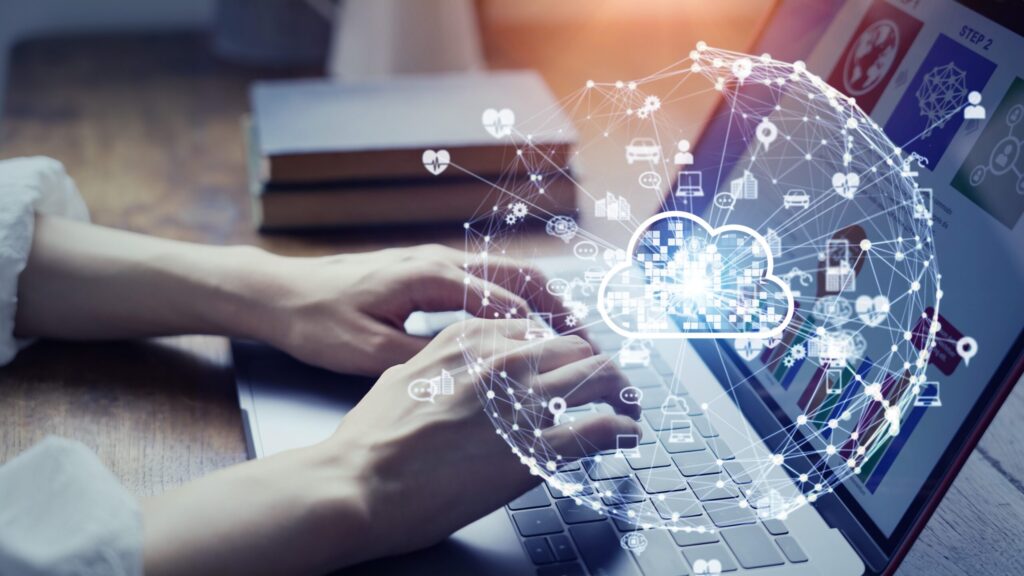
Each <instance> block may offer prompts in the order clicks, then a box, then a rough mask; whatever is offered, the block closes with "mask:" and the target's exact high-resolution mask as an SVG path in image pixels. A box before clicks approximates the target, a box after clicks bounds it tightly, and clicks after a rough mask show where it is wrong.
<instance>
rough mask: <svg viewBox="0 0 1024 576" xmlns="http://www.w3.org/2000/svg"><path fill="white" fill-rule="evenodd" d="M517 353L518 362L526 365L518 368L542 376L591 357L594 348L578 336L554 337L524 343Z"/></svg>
mask: <svg viewBox="0 0 1024 576" xmlns="http://www.w3.org/2000/svg"><path fill="white" fill-rule="evenodd" d="M531 326H532V325H531ZM519 352H520V353H519V358H518V360H519V361H521V362H525V363H526V364H525V366H521V367H520V368H523V369H526V368H528V369H529V370H530V372H532V373H536V374H543V373H545V372H550V371H552V370H555V369H558V368H561V367H563V366H566V365H569V364H572V363H574V362H578V361H580V360H583V359H586V358H590V357H592V356H593V355H594V348H593V346H591V345H590V343H589V342H587V341H586V340H584V339H583V338H580V337H579V336H556V337H554V338H548V339H542V340H535V341H531V342H528V343H525V344H524V345H523V346H522V348H521V349H520V351H519ZM513 362H514V361H513Z"/></svg>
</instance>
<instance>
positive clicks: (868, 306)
mask: <svg viewBox="0 0 1024 576" xmlns="http://www.w3.org/2000/svg"><path fill="white" fill-rule="evenodd" d="M853 307H854V309H856V310H857V316H858V317H860V321H861V322H863V323H864V325H865V326H870V327H872V328H874V327H875V326H878V325H880V324H881V323H882V322H884V321H885V319H886V317H887V316H889V298H888V297H886V296H884V295H879V296H875V297H874V298H872V297H871V296H868V295H866V294H864V295H861V296H858V297H857V300H856V301H855V302H854V303H853Z"/></svg>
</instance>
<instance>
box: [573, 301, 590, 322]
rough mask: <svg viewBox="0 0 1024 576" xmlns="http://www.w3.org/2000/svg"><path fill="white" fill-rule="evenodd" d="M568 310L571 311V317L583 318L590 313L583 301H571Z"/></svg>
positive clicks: (588, 307)
mask: <svg viewBox="0 0 1024 576" xmlns="http://www.w3.org/2000/svg"><path fill="white" fill-rule="evenodd" d="M569 311H570V312H571V313H572V316H573V318H576V319H577V320H585V319H586V318H587V316H589V315H590V306H587V305H586V304H584V303H583V302H573V303H572V304H570V305H569Z"/></svg>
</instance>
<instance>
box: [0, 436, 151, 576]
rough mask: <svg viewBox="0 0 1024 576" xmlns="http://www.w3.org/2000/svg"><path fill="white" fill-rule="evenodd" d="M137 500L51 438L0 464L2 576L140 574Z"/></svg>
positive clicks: (94, 463) (77, 447) (73, 445)
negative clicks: (6, 575)
mask: <svg viewBox="0 0 1024 576" xmlns="http://www.w3.org/2000/svg"><path fill="white" fill-rule="evenodd" d="M142 568H143V566H142V515H141V513H140V512H139V508H138V504H137V503H136V502H135V499H134V498H133V497H132V496H131V495H130V494H128V492H127V491H126V490H125V489H124V488H123V487H122V486H121V484H120V483H119V482H118V481H117V478H115V477H114V475H113V474H111V473H110V471H109V470H107V469H106V468H105V467H104V466H103V464H101V463H100V461H99V459H98V458H97V457H96V455H95V454H93V453H92V451H90V450H89V449H88V448H86V447H85V446H84V445H83V444H81V443H79V442H72V441H70V440H64V439H62V438H56V437H49V438H47V439H45V440H43V441H42V442H40V443H39V444H36V445H35V446H33V447H32V448H30V449H29V450H26V451H25V452H23V453H21V454H19V455H18V456H16V457H15V458H14V459H13V460H11V461H9V462H7V463H6V464H4V465H3V466H0V574H19V575H21V576H43V575H46V576H93V575H95V576H100V575H111V576H141V575H142Z"/></svg>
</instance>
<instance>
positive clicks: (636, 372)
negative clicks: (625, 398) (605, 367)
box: [620, 366, 665, 392]
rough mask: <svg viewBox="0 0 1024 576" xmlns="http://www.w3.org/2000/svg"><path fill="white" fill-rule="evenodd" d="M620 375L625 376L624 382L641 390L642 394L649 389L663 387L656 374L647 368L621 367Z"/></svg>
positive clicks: (663, 382)
mask: <svg viewBox="0 0 1024 576" xmlns="http://www.w3.org/2000/svg"><path fill="white" fill-rule="evenodd" d="M620 368H622V373H623V374H625V375H626V380H629V383H630V384H632V385H633V386H636V387H637V388H642V389H643V390H644V392H646V391H647V390H649V389H659V388H664V387H665V381H664V380H663V379H662V377H661V376H658V373H657V372H655V371H654V370H651V369H650V368H648V367H647V366H626V367H624V368H623V367H622V366H620Z"/></svg>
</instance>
